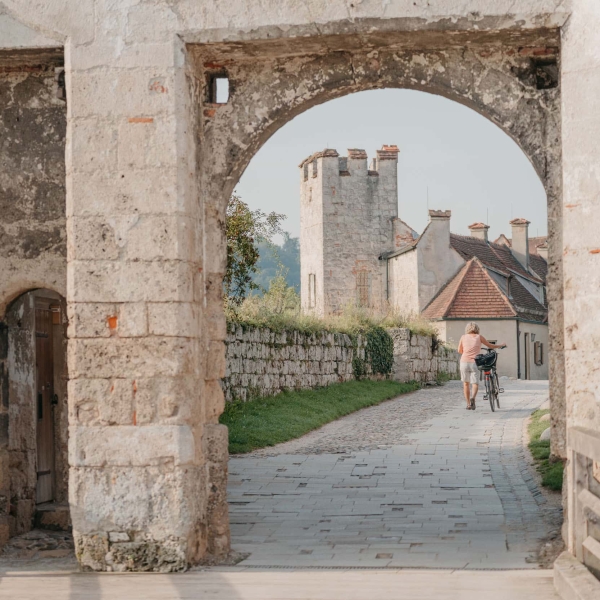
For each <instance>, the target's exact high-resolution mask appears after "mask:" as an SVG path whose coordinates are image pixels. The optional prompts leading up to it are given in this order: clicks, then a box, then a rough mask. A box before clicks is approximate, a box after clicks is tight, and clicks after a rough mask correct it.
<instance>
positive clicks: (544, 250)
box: [536, 242, 548, 262]
mask: <svg viewBox="0 0 600 600" xmlns="http://www.w3.org/2000/svg"><path fill="white" fill-rule="evenodd" d="M536 250H537V253H538V255H539V256H541V257H542V258H543V259H544V260H545V261H546V262H548V242H544V243H543V244H540V245H539V246H538V247H537V248H536Z"/></svg>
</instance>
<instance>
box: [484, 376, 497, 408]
mask: <svg viewBox="0 0 600 600" xmlns="http://www.w3.org/2000/svg"><path fill="white" fill-rule="evenodd" d="M493 388H494V385H493V383H492V378H491V377H490V376H489V375H486V376H485V393H486V395H487V397H488V400H489V401H490V408H491V409H492V412H494V411H495V410H496V407H495V406H494V389H493Z"/></svg>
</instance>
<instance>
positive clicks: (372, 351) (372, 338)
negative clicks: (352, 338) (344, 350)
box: [352, 326, 394, 379]
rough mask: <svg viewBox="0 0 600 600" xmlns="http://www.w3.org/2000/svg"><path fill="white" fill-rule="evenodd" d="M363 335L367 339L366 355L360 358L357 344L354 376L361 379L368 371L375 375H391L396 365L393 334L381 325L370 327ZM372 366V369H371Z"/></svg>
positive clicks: (353, 361)
mask: <svg viewBox="0 0 600 600" xmlns="http://www.w3.org/2000/svg"><path fill="white" fill-rule="evenodd" d="M363 335H364V336H365V339H366V342H367V344H366V346H365V357H364V359H363V358H359V356H358V352H357V350H358V348H357V346H356V344H355V351H354V353H355V354H354V358H353V359H352V369H353V371H354V377H356V379H361V378H363V377H364V376H365V375H367V373H369V372H370V373H372V374H373V375H389V374H390V373H391V372H392V367H393V366H394V340H392V336H391V335H390V334H389V333H388V332H387V331H386V330H385V329H384V328H383V327H379V326H371V327H369V328H368V329H367V330H366V331H365V332H364V333H363ZM369 367H370V369H369Z"/></svg>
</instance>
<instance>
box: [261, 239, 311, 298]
mask: <svg viewBox="0 0 600 600" xmlns="http://www.w3.org/2000/svg"><path fill="white" fill-rule="evenodd" d="M258 253H259V255H260V257H259V259H258V262H257V263H256V269H257V272H256V274H255V275H254V283H256V285H258V286H259V288H260V289H261V290H268V289H269V285H270V282H271V281H272V280H273V279H275V278H276V277H278V276H280V275H282V274H283V276H284V277H285V281H286V283H287V285H288V286H289V287H291V288H293V289H294V290H295V291H296V292H297V293H299V292H300V240H299V239H298V238H294V237H290V234H289V233H287V232H284V234H283V243H282V244H281V245H278V244H269V243H267V242H260V243H259V244H258Z"/></svg>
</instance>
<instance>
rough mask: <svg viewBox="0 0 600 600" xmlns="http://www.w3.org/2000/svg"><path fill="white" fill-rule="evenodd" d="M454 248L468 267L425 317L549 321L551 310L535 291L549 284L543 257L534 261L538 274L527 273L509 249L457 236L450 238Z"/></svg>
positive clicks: (451, 282)
mask: <svg viewBox="0 0 600 600" xmlns="http://www.w3.org/2000/svg"><path fill="white" fill-rule="evenodd" d="M450 245H451V246H452V248H453V249H454V250H456V252H458V253H459V254H460V255H461V256H462V257H463V258H464V260H465V261H466V264H465V266H464V267H463V268H462V269H461V270H460V271H459V272H458V273H457V274H456V275H455V276H454V277H453V278H452V279H451V280H450V281H448V282H447V283H446V285H445V286H444V287H443V288H442V289H441V290H440V291H439V292H438V293H437V295H436V296H435V297H434V298H433V299H432V300H431V302H430V303H429V304H428V305H427V306H426V307H425V309H424V310H423V316H425V317H427V318H430V319H443V318H454V319H458V318H462V319H469V318H473V319H475V318H510V317H513V318H514V317H520V318H522V319H527V320H531V321H539V322H545V321H547V318H548V310H547V307H546V306H545V305H544V304H542V303H541V302H540V299H539V297H538V296H537V295H535V288H534V287H532V286H536V287H537V286H541V285H544V284H545V277H546V270H544V269H543V268H542V267H543V266H544V265H546V261H544V259H543V258H542V257H540V256H535V257H530V258H531V259H532V260H531V267H532V270H533V271H534V273H535V274H534V273H529V272H527V271H525V269H524V268H523V267H522V266H521V264H520V263H519V261H518V260H517V259H516V258H515V257H514V256H513V255H512V252H511V250H510V248H509V247H508V246H505V245H502V244H495V243H488V242H486V241H485V240H481V239H479V238H474V237H468V236H462V235H456V234H454V233H451V234H450ZM538 262H539V263H540V264H538ZM541 263H543V265H542V264H541ZM546 269H547V266H546ZM536 275H537V276H536ZM519 277H520V278H521V280H519ZM509 287H510V289H509ZM528 287H529V288H530V289H527V288H528Z"/></svg>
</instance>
